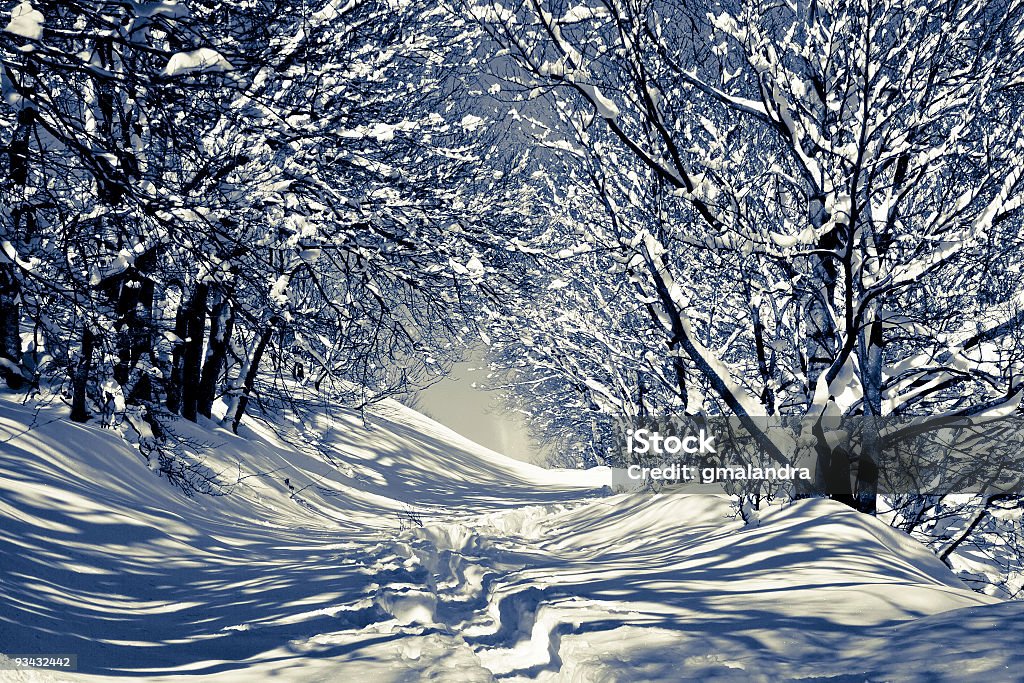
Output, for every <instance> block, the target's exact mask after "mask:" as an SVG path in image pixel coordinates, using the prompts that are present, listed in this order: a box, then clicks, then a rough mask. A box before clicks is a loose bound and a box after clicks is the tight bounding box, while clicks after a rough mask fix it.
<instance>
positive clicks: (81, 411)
mask: <svg viewBox="0 0 1024 683" xmlns="http://www.w3.org/2000/svg"><path fill="white" fill-rule="evenodd" d="M95 349H96V333H95V332H93V330H92V328H91V327H90V326H89V324H88V323H86V325H85V327H83V329H82V351H81V353H80V354H79V356H78V364H77V365H76V366H75V370H74V373H73V375H72V396H71V420H72V421H73V422H88V421H89V417H90V415H89V407H88V404H87V399H88V393H87V389H88V384H89V373H90V372H91V370H92V357H93V353H94V351H95Z"/></svg>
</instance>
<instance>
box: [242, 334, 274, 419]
mask: <svg viewBox="0 0 1024 683" xmlns="http://www.w3.org/2000/svg"><path fill="white" fill-rule="evenodd" d="M276 329H277V323H276V321H273V320H272V321H271V322H270V324H269V325H268V326H267V328H266V329H265V330H263V333H262V334H261V335H260V338H259V340H258V341H257V342H256V348H255V349H253V352H252V357H251V358H250V359H249V365H248V366H247V367H246V368H245V370H244V377H243V380H242V389H241V393H240V395H239V396H238V404H237V407H236V408H235V412H234V417H233V418H232V420H231V431H233V432H234V433H236V434H237V433H238V425H239V424H241V422H242V418H243V417H244V416H245V409H246V408H247V407H248V406H249V397H250V396H251V395H252V390H253V387H254V386H255V385H256V376H257V374H258V373H259V368H260V362H261V361H262V360H263V354H264V353H265V352H266V350H267V345H268V344H269V343H270V339H271V337H273V336H274V332H275V331H276Z"/></svg>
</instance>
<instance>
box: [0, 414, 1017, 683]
mask: <svg viewBox="0 0 1024 683" xmlns="http://www.w3.org/2000/svg"><path fill="white" fill-rule="evenodd" d="M280 422H282V423H283V424H286V425H287V426H286V427H277V428H275V431H273V432H272V431H270V430H269V429H266V428H261V427H258V426H257V425H255V424H254V425H250V428H249V429H247V430H245V431H244V433H243V435H242V436H235V435H233V434H230V433H229V432H226V431H224V430H220V429H218V428H216V427H215V426H214V425H213V424H210V423H208V424H203V425H190V424H187V423H185V424H180V425H178V426H176V427H175V431H176V432H177V433H178V434H179V436H181V437H182V438H185V439H187V440H188V441H189V442H191V443H194V444H201V445H202V448H201V452H202V453H201V454H202V458H203V462H204V466H205V467H207V468H209V471H210V472H213V473H216V474H217V476H218V478H219V479H220V481H222V482H225V483H227V484H228V486H227V487H226V488H225V489H224V491H223V492H224V494H225V495H220V496H196V497H194V498H187V497H185V496H184V495H183V494H181V493H180V491H178V490H177V489H175V488H174V487H173V486H171V485H169V484H168V483H167V481H166V480H164V479H161V478H158V477H157V476H156V474H155V473H154V472H153V471H151V470H150V467H149V465H148V464H147V463H146V461H145V459H144V458H142V457H141V456H140V455H139V453H138V452H137V451H136V450H134V449H133V448H131V447H130V446H128V445H126V444H125V443H124V442H123V441H122V440H121V439H120V438H119V437H118V436H117V435H116V434H113V433H112V432H110V431H108V430H104V429H100V428H98V427H95V426H82V425H75V424H72V423H70V422H68V421H67V420H66V419H65V415H64V413H63V411H62V410H59V409H49V408H47V409H42V410H38V411H34V410H32V409H30V408H27V407H25V406H21V405H18V404H16V403H13V402H11V401H10V400H9V399H0V652H2V653H4V654H6V655H18V654H32V653H36V654H42V653H53V654H56V653H64V654H72V653H73V654H76V655H77V656H78V669H79V672H78V673H73V674H72V673H60V674H53V673H49V672H47V673H35V672H22V671H19V672H13V671H0V679H3V680H6V679H11V680H36V679H40V680H50V679H52V678H54V677H56V678H59V679H80V678H94V677H101V678H104V679H106V678H109V677H124V676H132V677H143V678H146V679H150V680H162V679H166V678H174V677H177V676H180V675H190V676H196V675H204V676H208V677H210V678H213V679H223V680H231V681H235V680H262V679H264V678H266V677H271V676H273V677H276V678H280V679H283V680H302V681H308V680H359V679H360V678H362V680H367V681H369V680H373V681H388V680H417V679H423V680H428V679H433V680H442V681H448V680H481V681H487V680H493V679H494V678H495V677H499V678H502V679H517V678H530V679H553V680H681V679H683V680H685V679H696V678H700V679H702V680H779V679H785V678H830V679H831V680H865V679H868V680H922V681H924V680H963V679H964V676H965V675H969V676H975V675H976V676H977V677H979V678H985V679H986V680H1018V676H1019V675H1018V674H1017V673H1016V670H1015V669H1014V668H1013V667H1014V666H1019V665H1020V663H1021V662H1020V655H1018V654H1017V653H1019V652H1022V651H1024V609H1021V605H1020V604H1019V603H1000V602H999V601H997V600H994V599H992V598H988V597H985V596H981V595H979V594H976V593H973V592H971V591H969V590H967V589H966V588H965V587H964V586H963V585H962V584H961V583H960V582H959V581H958V580H957V579H956V578H955V577H954V576H953V575H952V574H951V573H950V572H949V571H948V570H946V568H945V567H944V566H943V565H942V564H941V563H940V562H939V561H938V560H937V559H936V558H934V557H933V556H932V555H931V554H930V553H928V552H927V551H926V550H925V549H924V548H921V547H920V546H918V545H916V544H915V543H914V542H913V541H911V540H909V539H907V538H905V537H904V536H902V535H901V534H899V533H897V532H895V531H893V530H891V529H889V528H887V527H885V526H884V525H881V524H879V523H877V522H876V521H875V520H872V519H869V518H866V517H863V516H861V515H858V514H856V513H854V512H852V511H851V510H848V509H846V508H844V507H842V506H840V505H837V504H834V503H831V502H828V501H803V502H801V503H799V504H795V505H791V506H788V507H784V508H780V509H777V510H774V511H773V512H771V513H769V514H767V515H766V516H764V517H763V518H762V520H761V521H760V523H759V525H757V526H750V527H745V526H744V525H743V523H742V522H740V521H738V520H736V519H735V518H734V516H733V514H732V510H731V507H730V505H729V502H728V500H727V499H726V498H724V497H721V496H709V495H662V496H641V495H634V496H622V495H619V496H605V495H602V494H601V490H602V489H601V487H602V486H603V485H604V484H606V483H607V482H608V480H609V478H610V477H609V474H608V472H607V471H606V470H603V471H602V470H593V471H586V472H577V471H549V470H543V469H541V468H538V467H535V466H532V465H529V464H526V463H522V462H519V461H515V460H512V459H509V458H506V457H504V456H501V455H499V454H497V453H494V452H492V451H488V450H486V449H484V448H482V447H480V446H477V445H476V444H473V443H472V442H469V441H467V440H466V439H464V438H462V437H460V436H459V435H457V434H455V433H454V432H452V431H450V430H448V429H446V428H444V427H442V426H441V425H438V424H437V423H435V422H433V421H431V420H429V419H427V418H425V417H423V416H421V415H418V414H417V413H415V412H413V411H411V410H408V409H406V408H404V407H401V406H399V405H397V404H389V405H387V406H384V407H383V408H382V409H381V410H380V411H378V413H377V414H375V415H373V416H372V417H371V419H370V423H371V428H370V429H367V428H366V427H365V426H364V425H363V423H362V421H361V420H360V419H358V418H357V417H356V416H353V415H350V414H347V413H344V412H339V413H338V414H337V415H334V416H333V417H328V416H321V417H319V418H318V419H316V420H312V421H311V420H303V421H298V420H296V421H294V422H292V423H286V422H285V421H283V420H282V421H280ZM894 652H897V653H898V656H894V655H893V653H894ZM836 676H851V677H850V678H839V679H836V678H835V677H836Z"/></svg>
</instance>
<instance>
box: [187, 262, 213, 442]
mask: <svg viewBox="0 0 1024 683" xmlns="http://www.w3.org/2000/svg"><path fill="white" fill-rule="evenodd" d="M209 293H210V286H209V285H207V284H206V283H203V282H200V283H199V284H197V285H196V290H195V292H193V294H192V299H191V300H190V301H189V304H188V310H187V311H186V314H185V316H186V323H187V326H188V336H187V337H186V339H185V350H184V354H183V359H182V373H181V416H182V417H183V418H185V419H186V420H191V421H192V422H195V421H196V419H197V418H198V413H199V382H200V380H201V375H202V362H203V340H204V338H205V337H206V301H207V298H208V297H209Z"/></svg>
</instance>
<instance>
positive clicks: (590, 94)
mask: <svg viewBox="0 0 1024 683" xmlns="http://www.w3.org/2000/svg"><path fill="white" fill-rule="evenodd" d="M576 87H577V88H579V89H580V91H582V92H583V94H584V95H586V96H587V99H589V100H590V102H591V103H592V104H593V105H594V108H595V109H596V110H597V115H598V116H600V117H601V118H603V119H608V120H609V121H614V120H615V119H617V118H619V113H620V112H619V107H618V105H617V104H615V102H614V101H613V100H611V99H609V98H608V97H605V95H604V94H603V93H602V92H601V90H600V89H599V88H598V87H597V86H596V85H590V84H587V83H577V84H576Z"/></svg>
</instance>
